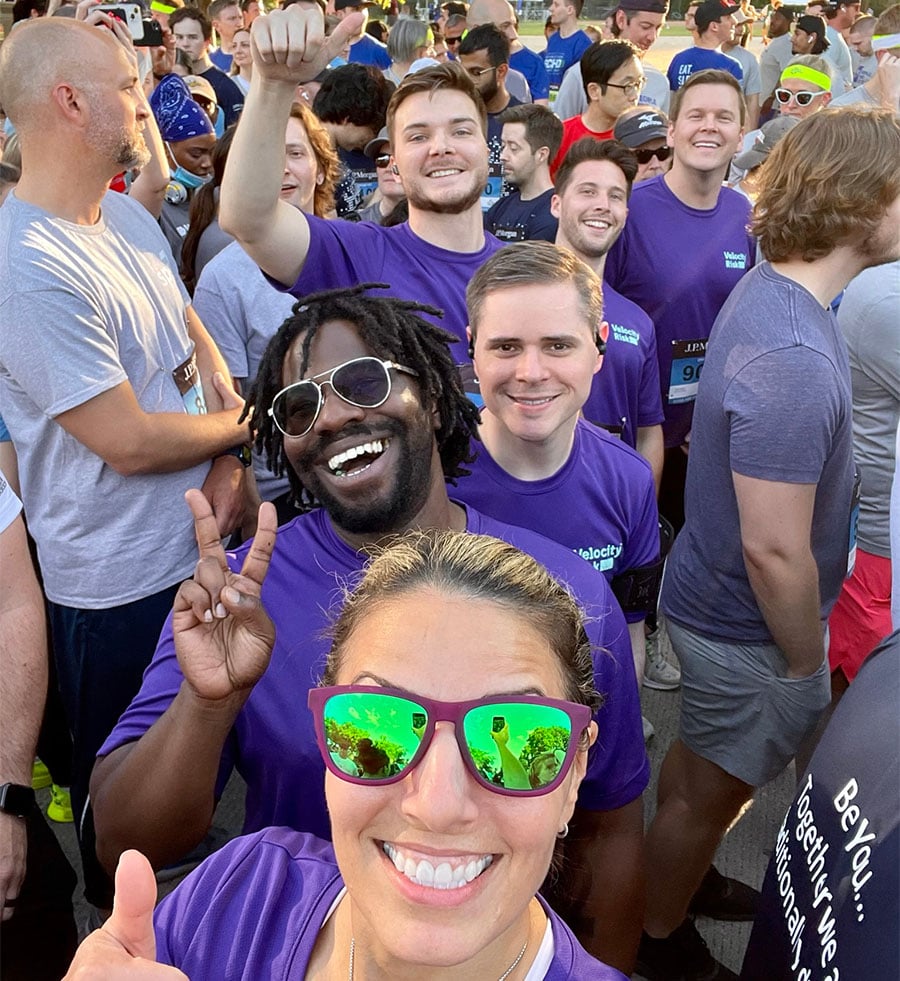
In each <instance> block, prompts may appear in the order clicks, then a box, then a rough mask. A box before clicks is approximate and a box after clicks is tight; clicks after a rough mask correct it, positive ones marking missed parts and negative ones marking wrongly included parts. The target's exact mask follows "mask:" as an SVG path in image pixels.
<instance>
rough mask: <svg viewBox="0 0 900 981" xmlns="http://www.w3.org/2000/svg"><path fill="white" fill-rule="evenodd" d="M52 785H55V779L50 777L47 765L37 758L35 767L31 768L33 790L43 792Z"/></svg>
mask: <svg viewBox="0 0 900 981" xmlns="http://www.w3.org/2000/svg"><path fill="white" fill-rule="evenodd" d="M51 783H53V777H51V776H50V771H49V770H48V769H47V764H46V763H43V762H42V761H41V760H39V759H38V758H37V757H36V756H35V758H34V765H33V766H32V767H31V789H32V790H43V789H44V787H49V786H50V784H51Z"/></svg>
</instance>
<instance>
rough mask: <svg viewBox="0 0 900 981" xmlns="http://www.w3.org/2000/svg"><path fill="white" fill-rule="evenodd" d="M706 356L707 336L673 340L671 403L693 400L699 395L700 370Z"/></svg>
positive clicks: (670, 376)
mask: <svg viewBox="0 0 900 981" xmlns="http://www.w3.org/2000/svg"><path fill="white" fill-rule="evenodd" d="M705 357H706V338H699V339H698V340H693V341H672V371H671V373H670V374H669V398H668V401H669V405H678V404H680V403H682V402H693V401H694V399H695V398H696V397H697V386H698V385H699V384H700V372H701V371H702V370H703V361H704V359H705Z"/></svg>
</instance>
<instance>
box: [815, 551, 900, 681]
mask: <svg viewBox="0 0 900 981" xmlns="http://www.w3.org/2000/svg"><path fill="white" fill-rule="evenodd" d="M828 631H829V634H830V640H831V642H830V644H829V646H828V660H829V662H830V664H831V670H832V671H836V670H837V669H838V668H840V669H841V671H842V672H843V674H844V677H845V678H846V679H847V681H853V679H854V678H855V677H856V672H857V671H859V669H860V668H861V667H862V663H863V661H865V659H866V657H868V655H869V654H870V653H871V652H872V651H873V650H874V649H875V647H876V646H877V644H878V643H879V642H880V641H882V640H883V639H884V638H885V637H887V635H888V634H889V633H890V632H891V560H890V559H884V558H882V557H881V556H880V555H872V553H871V552H864V551H863V550H862V549H861V548H857V550H856V565H855V567H854V569H853V575H852V576H851V577H850V578H849V579H846V580H845V581H844V588H843V589H842V590H841V595H840V596H839V597H838V601H837V603H835V604H834V609H833V610H832V611H831V617H830V619H829V621H828Z"/></svg>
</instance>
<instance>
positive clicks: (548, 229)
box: [484, 187, 558, 242]
mask: <svg viewBox="0 0 900 981" xmlns="http://www.w3.org/2000/svg"><path fill="white" fill-rule="evenodd" d="M555 193H556V192H555V191H554V189H553V188H552V187H551V188H550V189H549V190H547V191H544V193H543V194H539V195H538V196H537V197H536V198H531V199H530V200H529V201H523V200H522V197H521V195H520V194H519V192H518V191H512V192H511V193H510V194H507V195H506V196H505V197H502V198H500V200H499V201H498V202H497V203H496V204H494V205H493V206H492V207H491V210H490V211H489V212H488V213H487V214H486V215H485V216H484V228H485V231H488V232H490V233H491V234H492V235H496V236H497V238H499V239H500V241H501V242H526V241H529V240H531V239H541V240H542V241H544V242H555V241H556V229H557V224H558V222H557V220H556V218H554V217H553V215H551V214H550V202H551V201H552V200H553V195H554V194H555Z"/></svg>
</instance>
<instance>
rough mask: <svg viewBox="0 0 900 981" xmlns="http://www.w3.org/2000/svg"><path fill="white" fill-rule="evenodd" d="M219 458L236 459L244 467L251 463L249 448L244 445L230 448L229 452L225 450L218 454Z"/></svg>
mask: <svg viewBox="0 0 900 981" xmlns="http://www.w3.org/2000/svg"><path fill="white" fill-rule="evenodd" d="M219 456H233V457H236V458H237V459H238V460H240V461H241V463H242V464H243V465H244V466H245V467H249V466H250V464H251V463H252V462H253V457H252V456H251V454H250V447H249V446H247V445H246V444H242V445H241V446H232V447H231V449H230V450H225V451H224V452H223V453H220V454H219Z"/></svg>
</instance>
